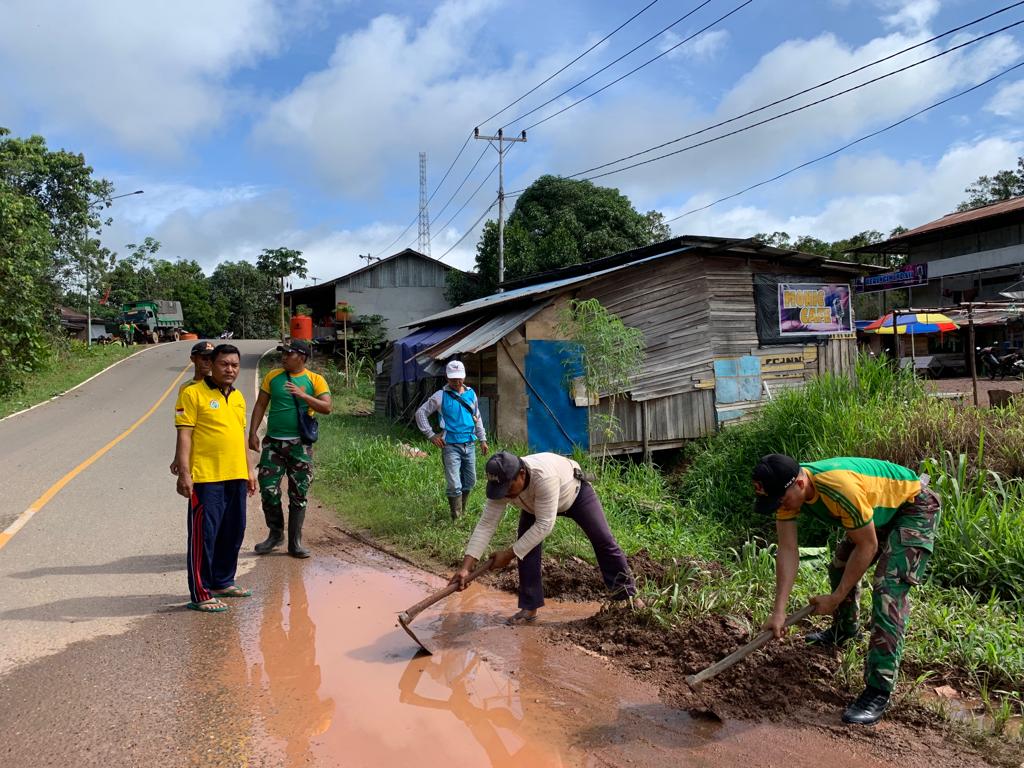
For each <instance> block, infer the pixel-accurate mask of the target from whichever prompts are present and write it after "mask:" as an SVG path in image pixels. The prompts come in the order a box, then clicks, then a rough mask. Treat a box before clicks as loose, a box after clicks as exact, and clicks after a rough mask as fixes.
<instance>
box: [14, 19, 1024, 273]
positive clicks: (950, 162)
mask: <svg viewBox="0 0 1024 768" xmlns="http://www.w3.org/2000/svg"><path fill="white" fill-rule="evenodd" d="M1013 1H1014V0H685V1H684V0H655V1H654V2H653V3H652V2H651V0H617V1H613V0H559V2H557V3H552V2H549V0H518V1H517V2H509V1H508V0H446V1H445V2H423V1H421V0H405V1H404V2H399V1H398V0H373V1H372V2H364V1H363V0H287V1H286V0H217V2H209V1H208V0H206V1H205V2H199V1H193V0H179V2H175V3H139V2H137V0H103V2H100V1H99V0H93V2H77V3H68V2H57V1H56V0H0V15H2V17H3V23H2V24H0V125H2V126H4V127H7V128H9V129H10V130H11V131H12V133H13V134H14V135H16V136H28V135H31V134H41V135H42V136H44V137H45V138H46V139H47V142H48V144H49V145H50V146H51V147H52V148H64V149H69V150H73V151H76V152H82V153H83V154H84V155H85V157H86V160H87V162H88V163H89V164H90V165H91V166H92V167H93V168H94V169H95V172H96V174H97V175H99V176H101V177H103V178H107V179H109V180H111V181H112V182H113V183H114V185H115V186H116V189H117V192H118V193H123V192H130V191H133V190H136V189H143V190H145V193H144V194H143V195H135V196H131V197H126V198H124V199H121V200H116V201H114V206H113V207H112V208H111V209H110V211H109V213H110V214H111V215H112V216H113V219H114V221H113V223H112V224H111V226H109V227H108V228H107V229H106V230H105V231H104V232H103V236H102V239H103V242H104V244H105V245H107V246H108V247H110V248H112V249H113V250H115V251H119V252H120V253H126V251H125V248H124V246H125V244H127V243H130V242H139V241H140V240H142V239H143V238H145V237H147V236H150V237H154V238H156V239H157V240H159V241H160V242H161V244H162V250H161V252H160V255H161V256H163V257H164V258H168V259H172V260H173V259H178V258H186V259H195V260H196V261H198V262H199V263H200V264H201V265H203V267H204V268H205V269H207V270H208V271H210V270H212V269H213V267H215V266H216V264H218V263H220V262H222V261H237V260H240V259H247V260H250V261H253V262H255V260H256V257H257V255H258V254H259V252H260V251H261V250H262V249H264V248H276V247H289V248H296V249H299V250H301V251H302V252H303V255H304V257H305V258H306V259H307V261H308V263H309V275H310V278H309V280H305V281H304V280H297V281H296V282H295V287H299V286H300V285H303V284H310V283H311V281H312V278H314V277H315V278H317V279H318V280H329V279H332V278H334V277H338V276H340V275H343V274H346V273H347V272H350V271H352V270H353V269H356V268H358V267H359V266H360V265H361V264H362V265H365V263H366V262H365V260H360V258H359V256H360V254H371V255H375V256H387V255H390V254H391V253H394V252H397V251H399V250H401V249H402V248H405V247H407V246H408V247H413V248H418V247H419V242H418V227H417V222H416V219H417V213H418V201H419V153H420V152H426V154H427V182H428V183H427V188H428V193H429V194H430V195H431V197H430V204H429V213H430V227H431V235H432V238H431V241H430V253H431V255H432V256H433V257H434V258H441V257H443V258H444V260H445V262H446V263H449V264H452V265H454V266H456V267H459V268H463V269H471V268H472V267H473V264H474V256H475V247H476V243H477V240H478V238H479V232H480V226H481V225H482V221H485V220H486V218H481V217H484V215H485V212H487V211H488V209H489V208H490V212H489V217H490V218H493V217H495V216H496V211H497V209H496V208H493V207H491V206H492V203H493V202H494V201H495V199H496V196H497V173H492V171H493V169H494V168H495V166H496V163H497V152H496V151H495V150H494V149H493V148H492V147H489V146H488V144H487V142H485V141H478V140H473V139H471V138H469V137H470V136H471V134H472V131H473V129H474V127H479V128H480V131H481V134H483V135H491V134H494V133H495V132H496V131H497V130H498V129H499V128H503V129H504V131H505V133H506V134H507V135H518V134H519V131H521V130H523V129H527V141H526V142H525V143H518V144H515V145H513V146H512V148H511V149H509V150H508V152H507V155H506V159H505V169H504V170H505V189H506V192H507V193H513V192H515V191H517V190H521V189H523V188H524V187H526V186H527V185H529V184H530V182H532V181H533V180H535V179H536V178H537V177H539V176H541V175H543V174H559V175H565V176H569V175H572V174H576V173H578V172H581V171H586V170H587V169H590V168H592V167H594V166H598V165H603V164H605V163H608V162H610V161H613V160H617V159H618V158H622V157H625V156H627V155H632V154H634V153H637V152H640V151H641V150H645V149H647V148H649V147H652V146H655V145H658V144H662V143H664V142H668V141H672V140H673V139H677V138H679V137H681V136H684V135H687V134H690V133H694V132H697V131H701V130H702V129H705V128H708V127H709V126H711V125H714V124H716V123H719V122H721V121H725V120H729V119H730V118H734V117H736V116H738V115H741V114H743V113H745V112H748V111H750V110H754V109H758V108H759V107H763V106H765V105H768V104H770V103H772V102H774V101H776V100H779V99H784V98H786V97H788V96H791V95H792V94H795V93H797V92H799V91H802V90H804V89H808V88H812V87H814V86H816V85H818V84H820V83H822V82H824V81H827V80H829V79H831V78H833V77H836V76H838V75H842V74H844V73H846V72H848V71H850V70H852V69H854V68H857V67H860V66H863V65H866V64H869V63H871V62H873V61H875V60H876V59H879V58H882V57H884V56H887V55H889V54H892V53H895V52H897V51H900V50H902V49H903V48H906V47H908V46H911V45H915V44H917V43H921V42H923V41H926V40H928V39H929V38H931V37H933V36H935V35H939V34H941V33H943V32H946V31H948V30H951V29H953V28H954V27H958V26H960V25H962V24H966V23H968V22H971V21H973V20H975V19H978V18H979V17H981V16H984V15H986V14H988V13H991V12H993V11H996V10H999V9H1001V8H1003V7H1005V6H1007V5H1011V4H1012V3H1013ZM638 13H639V15H636V17H635V18H633V19H632V20H631V21H630V18H631V17H633V16H634V15H635V14H638ZM723 17H724V18H723ZM627 21H628V23H626V22H627ZM1020 21H1024V4H1021V5H1019V6H1018V7H1016V8H1012V9H1010V10H1008V11H1005V12H1003V13H999V14H997V15H995V16H993V17H992V18H990V19H988V20H985V21H981V22H979V23H977V24H974V25H972V26H969V27H967V28H965V29H963V30H961V31H959V32H956V33H954V34H951V35H948V36H946V37H943V38H941V39H940V40H937V41H934V42H931V43H928V44H927V45H923V46H921V47H919V48H916V49H915V50H913V51H910V52H907V53H904V54H901V55H899V56H896V57H894V58H892V59H891V60H889V61H886V62H883V63H880V64H877V65H874V66H871V67H868V68H866V69H864V70H863V71H861V72H859V73H856V74H853V75H851V76H849V77H845V78H843V79H841V80H838V81H837V82H835V83H833V84H831V85H827V86H824V87H822V88H818V89H816V90H813V91H811V92H809V93H807V94H805V95H803V96H799V97H797V98H794V99H790V100H787V101H785V102H783V103H780V104H778V105H776V106H774V107H769V108H768V109H765V110H762V111H759V112H757V113H756V114H755V115H752V116H750V117H746V118H741V119H739V120H735V121H732V122H729V123H728V124H727V125H725V126H723V127H720V128H717V129H712V130H709V131H704V132H701V133H700V134H699V135H697V136H696V137H694V138H692V139H689V140H684V141H680V142H676V143H674V144H671V145H670V146H668V147H665V148H664V149H662V150H660V151H658V152H654V153H648V154H645V155H641V156H639V157H637V158H635V160H634V161H633V162H636V160H643V159H647V158H650V157H652V156H653V155H658V154H663V153H664V152H669V151H673V150H676V149H680V148H684V147H688V146H690V145H692V144H694V143H697V142H701V141H703V140H706V139H715V140H714V141H711V142H709V143H707V144H705V145H704V146H699V147H693V148H690V149H687V150H685V151H683V152H680V153H678V154H676V155H674V156H673V157H669V158H665V159H662V160H657V161H654V162H650V163H647V164H645V165H642V166H640V167H636V168H633V169H628V170H623V171H621V172H617V173H612V174H611V175H608V176H604V177H602V178H599V179H595V180H594V183H596V184H601V185H604V186H612V187H616V188H618V189H619V190H620V191H622V192H623V193H624V194H625V195H627V196H628V197H629V198H630V200H631V201H632V202H633V204H634V205H635V206H636V207H637V209H639V210H641V211H648V210H658V211H661V212H662V213H663V214H664V215H665V216H666V218H668V219H673V221H672V223H671V226H672V228H673V233H674V234H676V235H683V234H698V235H715V236H723V237H746V236H750V235H753V234H755V233H758V232H774V231H785V232H788V233H790V234H791V235H793V236H798V235H812V236H815V237H819V238H822V239H838V238H842V237H847V236H849V235H852V234H854V233H857V232H860V231H863V230H868V229H874V230H879V231H882V232H888V231H889V230H891V229H892V228H893V227H896V226H905V227H914V226H917V225H919V224H923V223H925V222H927V221H930V220H932V219H934V218H937V217H939V216H942V215H944V214H945V213H948V212H949V211H951V210H952V209H953V208H955V206H956V205H957V203H959V202H960V201H961V200H963V199H964V197H965V195H964V192H963V190H964V187H966V186H967V185H968V184H970V183H971V182H972V181H973V180H974V179H976V178H977V177H978V176H979V175H981V174H992V173H994V172H996V171H998V170H1000V169H1004V168H1014V167H1016V163H1017V157H1018V156H1020V155H1024V135H1022V131H1021V129H1020V128H1019V126H1020V124H1021V117H1022V116H1024V68H1021V69H1018V70H1014V71H1010V72H1008V73H1006V74H1000V73H1002V72H1004V71H1005V70H1007V69H1008V68H1010V67H1012V66H1013V65H1015V64H1017V63H1019V62H1021V61H1024V38H1022V31H1024V25H1021V26H1018V27H1013V28H1011V29H1008V30H1005V31H1003V32H1000V33H998V34H995V35H992V36H989V37H987V38H985V39H983V40H980V41H979V42H977V43H970V44H968V45H964V46H963V47H962V48H959V49H957V50H955V51H953V52H951V53H949V54H946V55H943V56H940V57H938V58H935V59H934V60H932V61H928V62H926V63H923V64H921V65H919V66H916V67H913V68H910V69H907V70H906V71H904V72H901V73H898V74H895V75H892V76H890V77H887V78H884V79H881V80H879V81H878V82H875V83H871V84H868V85H865V86H864V87H863V88H859V89H857V90H854V91H852V92H850V93H848V94H844V95H840V96H837V97H836V98H834V99H831V100H828V101H826V102H824V103H822V104H819V105H815V106H810V107H808V108H806V109H803V110H800V111H798V112H796V113H795V114H792V115H788V116H780V117H779V118H778V119H777V120H773V121H771V122H770V123H768V124H766V125H763V126H756V127H753V128H750V129H749V130H745V131H742V132H740V133H737V134H735V135H732V136H726V137H723V138H721V139H718V138H716V137H718V136H720V135H721V134H724V133H727V132H729V131H731V130H735V129H737V128H742V127H744V126H746V125H749V124H751V123H753V122H756V121H758V120H762V119H765V118H769V117H773V116H777V115H781V113H783V112H785V111H787V110H790V109H793V108H795V107H800V106H803V105H806V104H809V103H810V102H813V101H815V100H817V99H820V98H823V97H826V96H830V95H832V94H836V93H838V92H839V91H842V90H845V89H847V88H850V87H853V86H856V85H860V84H862V83H866V82H867V81H869V80H872V79H874V78H877V77H879V76H881V75H884V74H886V73H888V72H891V71H892V70H895V69H899V68H902V67H905V66H907V65H909V64H913V63H914V62H917V61H920V60H922V59H925V58H928V57H930V56H934V55H936V54H939V53H942V52H943V51H946V50H948V49H950V48H953V47H954V46H958V45H960V44H962V43H969V41H971V40H973V39H974V38H976V37H978V36H980V35H983V34H987V33H990V32H993V31H995V30H998V29H999V28H1000V27H1003V26H1006V25H1010V24H1014V23H1016V22H1020ZM623 24H625V25H624V26H622V28H621V29H619V30H618V31H617V32H615V33H614V34H612V35H611V36H610V37H608V39H607V40H604V41H603V42H601V41H602V39H603V38H605V37H606V36H607V35H609V33H611V32H613V30H616V28H618V27H620V25H623ZM648 40H649V42H646V41H648ZM595 44H598V45H596V47H594V48H593V50H591V51H590V52H589V53H587V54H586V55H584V56H583V57H582V58H580V59H579V60H578V61H576V62H575V63H573V64H572V65H571V66H569V67H568V68H565V69H564V71H562V72H561V73H560V74H558V75H556V76H555V77H553V78H551V79H550V80H548V82H546V83H544V84H543V85H541V86H540V87H539V88H537V89H536V90H533V91H532V92H530V91H531V90H532V89H534V88H535V87H536V86H538V85H539V84H541V83H542V82H543V81H545V80H546V79H547V78H549V77H550V76H551V75H552V74H554V73H556V72H558V70H560V69H562V68H563V67H564V66H565V65H566V64H568V63H569V62H571V61H572V60H573V59H574V58H576V57H577V56H579V55H580V54H581V53H583V52H584V51H586V50H587V49H588V48H591V47H592V46H595ZM637 46H639V47H637ZM633 48H636V50H635V51H633V52H632V53H630V51H631V50H632V49H633ZM659 55H660V57H659V58H657V59H656V60H654V61H652V62H651V63H649V64H647V65H646V66H642V67H641V65H644V64H645V62H648V61H649V60H650V59H652V58H654V57H658V56H659ZM617 60H618V61H617ZM638 67H641V68H640V69H638V71H636V72H634V73H632V74H627V73H629V72H630V70H633V69H636V68H638ZM997 75H999V77H997V78H996V79H995V80H993V81H992V82H990V83H987V84H985V85H983V86H981V87H979V88H977V89H975V90H973V91H971V92H969V93H967V94H965V95H963V96H959V97H957V98H953V99H951V100H950V101H948V102H947V103H945V104H942V105H941V106H938V107H936V108H934V109H931V110H928V111H927V112H925V113H923V114H920V115H918V116H917V117H914V118H913V119H911V120H909V121H907V122H905V123H904V124H902V125H900V126H898V127H896V128H893V129H892V130H889V131H886V132H884V133H881V134H879V135H877V136H874V137H872V138H868V139H866V140H864V141H862V142H859V143H857V144H855V145H854V146H852V147H850V148H848V149H846V150H844V151H842V152H839V153H837V154H835V155H833V156H831V157H828V158H826V159H825V160H823V161H821V162H818V163H815V164H813V165H809V166H807V167H805V168H802V169H800V170H797V171H795V172H793V173H791V174H789V175H787V176H785V177H784V178H781V179H779V180H777V181H774V182H771V183H768V184H764V185H763V186H758V187H756V188H755V189H753V190H751V191H749V192H747V193H745V194H742V195H739V196H737V197H731V198H729V199H727V200H725V201H724V202H721V203H719V204H716V205H712V206H711V207H708V208H706V209H704V210H700V211H697V212H693V211H695V209H699V208H703V207H704V206H706V205H708V204H709V203H712V202H714V201H717V200H719V199H721V198H727V197H729V196H731V195H733V194H734V193H737V192H739V191H741V190H744V189H746V188H747V187H750V186H752V185H755V184H758V183H760V182H762V181H765V180H768V179H771V178H773V177H775V176H778V175H779V174H782V173H784V172H786V171H788V170H790V169H793V168H795V167H797V166H800V165H802V164H803V163H806V162H808V161H810V160H812V159H814V158H817V157H820V156H822V155H826V154H828V153H830V152H832V151H833V150H836V149H838V148H839V147H842V146H843V145H846V144H848V143H850V142H853V141H855V140H857V139H859V138H861V137H863V136H867V135H868V134H871V133H873V132H875V131H878V130H879V129H882V128H885V127H886V126H888V125H890V124H892V123H895V122H897V121H899V120H902V119H904V118H907V117H908V116H910V115H913V114H914V113H916V112H918V111H920V110H922V109H924V108H926V107H928V106H930V105H932V104H936V103H937V102H940V101H943V100H944V99H948V98H950V97H953V96H955V95H956V94H958V93H960V92H962V91H965V90H967V89H970V88H972V87H973V86H975V85H978V84H979V83H982V82H983V81H985V80H988V79H989V78H993V77H995V76H997ZM620 77H621V78H622V79H621V80H619V81H618V82H614V83H613V81H615V80H617V79H618V78H620ZM588 78H589V79H588ZM581 81H585V82H582V84H580V83H581ZM573 86H576V87H573ZM604 86H608V87H606V88H605V87H604ZM570 89H571V90H570ZM599 89H601V90H600V91H599ZM597 91H599V92H597ZM528 92H530V93H528ZM595 92H597V93H595ZM527 93H528V95H526V96H525V98H522V99H521V100H519V101H518V102H517V100H518V99H520V97H522V96H524V94H527ZM590 94H594V95H592V96H590ZM588 96H589V98H586V100H584V101H580V102H579V103H578V104H574V103H575V102H577V101H578V100H580V99H582V98H584V97H588ZM513 102H516V103H514V104H513ZM510 104H512V106H510V107H509V108H508V109H506V110H505V111H501V112H500V114H498V116H497V117H492V116H493V115H495V113H499V111H500V110H502V109H503V108H504V107H506V106H508V105H510ZM570 105H573V106H570ZM565 107H569V108H568V109H566V110H565V111H564V112H562V113H561V114H558V115H555V116H553V117H551V118H550V119H548V120H544V118H547V117H548V116H550V115H553V114H554V113H555V112H557V111H559V110H561V109H563V108H565ZM541 120H544V121H543V122H540V124H536V123H538V121H541ZM535 124H536V125H535ZM474 164H475V168H474ZM621 165H622V164H621V163H620V164H619V165H611V166H608V167H607V168H604V169H603V171H608V170H615V169H616V168H618V167H620V166H621ZM449 168H450V172H449V173H448V176H447V178H443V177H444V175H445V172H446V171H448V170H449ZM600 172H602V171H597V172H592V173H585V174H583V176H582V177H587V176H591V175H593V174H594V173H600ZM489 173H492V175H491V176H490V178H487V176H488V174H489ZM463 182H464V183H463ZM460 184H461V188H460ZM474 190H478V191H477V192H476V194H475V195H474V194H473V192H474ZM514 201H515V198H514V196H512V197H510V198H509V200H508V206H511V205H513V204H514ZM677 217H678V218H677ZM410 224H411V226H409V225H410Z"/></svg>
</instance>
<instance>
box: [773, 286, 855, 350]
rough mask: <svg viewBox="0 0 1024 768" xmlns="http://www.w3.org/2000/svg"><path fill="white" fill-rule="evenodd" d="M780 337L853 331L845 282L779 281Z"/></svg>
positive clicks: (848, 295) (848, 293)
mask: <svg viewBox="0 0 1024 768" xmlns="http://www.w3.org/2000/svg"><path fill="white" fill-rule="evenodd" d="M778 307H779V337H780V338H789V337H793V336H808V335H833V334H839V333H853V331H854V324H853V309H852V307H851V306H850V286H849V285H848V284H846V283H782V282H780V283H779V284H778Z"/></svg>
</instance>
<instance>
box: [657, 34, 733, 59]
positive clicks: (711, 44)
mask: <svg viewBox="0 0 1024 768" xmlns="http://www.w3.org/2000/svg"><path fill="white" fill-rule="evenodd" d="M729 38H730V34H729V30H727V29H713V30H711V31H710V32H705V33H704V34H702V35H700V36H698V37H696V38H694V39H693V40H691V41H690V42H688V43H686V44H685V45H680V46H679V47H678V48H675V49H674V50H672V52H671V53H669V54H668V58H669V59H687V60H690V61H710V60H712V59H714V58H715V57H716V56H717V55H718V54H719V53H721V51H722V50H723V49H724V48H725V46H726V45H727V44H728V42H729ZM681 40H683V36H682V35H679V34H677V33H675V32H672V31H671V30H670V31H668V32H666V33H665V34H664V35H662V36H661V39H660V41H659V44H658V45H659V49H660V50H661V51H662V52H664V51H667V50H669V49H671V48H672V47H673V46H675V45H678V44H679V42H680V41H681Z"/></svg>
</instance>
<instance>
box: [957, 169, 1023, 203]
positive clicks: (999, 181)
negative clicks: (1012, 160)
mask: <svg viewBox="0 0 1024 768" xmlns="http://www.w3.org/2000/svg"><path fill="white" fill-rule="evenodd" d="M964 192H966V193H967V199H966V200H964V201H963V202H962V203H960V205H958V206H957V207H956V209H957V210H958V211H970V210H972V209H974V208H981V207H982V206H984V205H991V204H992V203H998V202H999V201H1000V200H1009V199H1010V198H1011V197H1020V196H1021V195H1024V157H1018V158H1017V169H1016V170H1012V169H1010V170H1002V171H997V172H996V174H995V175H994V176H979V177H978V178H977V180H975V181H974V182H973V183H972V184H970V185H969V186H967V187H965V188H964Z"/></svg>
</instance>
